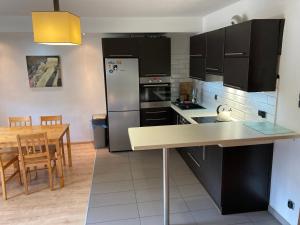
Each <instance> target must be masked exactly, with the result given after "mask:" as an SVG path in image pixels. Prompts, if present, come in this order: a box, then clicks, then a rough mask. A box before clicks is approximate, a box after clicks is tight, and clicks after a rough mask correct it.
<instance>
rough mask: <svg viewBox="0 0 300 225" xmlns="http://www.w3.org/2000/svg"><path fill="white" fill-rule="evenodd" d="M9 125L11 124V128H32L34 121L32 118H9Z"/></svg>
mask: <svg viewBox="0 0 300 225" xmlns="http://www.w3.org/2000/svg"><path fill="white" fill-rule="evenodd" d="M8 123H9V127H23V126H32V119H31V116H24V117H9V118H8Z"/></svg>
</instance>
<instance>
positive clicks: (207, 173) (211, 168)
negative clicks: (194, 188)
mask: <svg viewBox="0 0 300 225" xmlns="http://www.w3.org/2000/svg"><path fill="white" fill-rule="evenodd" d="M203 162H204V173H203V183H202V184H203V185H204V187H205V188H206V190H207V191H208V193H209V194H210V196H211V197H212V198H213V200H214V201H215V203H216V204H217V205H218V206H219V207H221V191H222V189H221V188H222V162H223V148H221V147H219V146H206V147H205V149H204V161H203Z"/></svg>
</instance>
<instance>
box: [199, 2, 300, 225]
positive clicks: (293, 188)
mask: <svg viewBox="0 0 300 225" xmlns="http://www.w3.org/2000/svg"><path fill="white" fill-rule="evenodd" d="M299 12H300V1H299V0H242V1H240V2H238V3H235V4H233V5H231V6H229V7H226V8H224V9H222V10H219V11H217V12H214V13H212V14H210V15H208V16H206V17H205V18H204V20H203V27H204V30H205V31H209V30H213V29H216V28H219V27H223V26H227V25H228V24H229V23H230V18H231V17H232V16H233V15H235V14H240V15H243V14H245V15H246V16H247V17H248V18H249V19H253V18H282V17H284V18H285V19H286V24H285V31H284V38H283V49H282V56H281V63H280V71H279V73H280V76H281V79H280V87H279V103H278V106H277V107H278V108H277V109H278V118H277V120H278V122H279V124H282V125H284V126H286V127H288V128H290V129H293V130H296V131H298V132H300V119H299V118H300V109H299V108H298V107H297V104H298V99H299V92H300V76H299V74H298V72H299V71H300V63H299V49H300V30H299V27H300V22H299V21H300V14H299ZM299 160H300V141H299V140H298V141H293V140H288V141H280V142H277V143H276V144H275V151H274V161H273V173H272V185H271V201H270V206H271V207H272V208H274V209H275V210H276V211H277V212H278V213H279V214H280V215H281V216H282V217H283V218H284V219H286V220H287V221H288V222H289V223H290V224H292V225H296V224H297V219H298V215H299V206H300V191H299V190H300V189H299V187H300V175H299V171H300V164H299ZM288 199H292V200H293V201H295V203H296V208H295V210H289V209H288V208H287V201H288Z"/></svg>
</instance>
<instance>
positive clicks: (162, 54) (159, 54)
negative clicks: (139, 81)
mask: <svg viewBox="0 0 300 225" xmlns="http://www.w3.org/2000/svg"><path fill="white" fill-rule="evenodd" d="M139 57H140V76H142V77H147V76H170V75H171V40H170V38H167V37H158V38H139Z"/></svg>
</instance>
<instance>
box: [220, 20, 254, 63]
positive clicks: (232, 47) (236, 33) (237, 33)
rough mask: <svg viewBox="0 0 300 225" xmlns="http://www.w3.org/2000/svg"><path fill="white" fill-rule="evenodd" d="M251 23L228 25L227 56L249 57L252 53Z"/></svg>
mask: <svg viewBox="0 0 300 225" xmlns="http://www.w3.org/2000/svg"><path fill="white" fill-rule="evenodd" d="M251 24H252V22H246V23H241V24H236V25H233V26H229V27H226V29H225V57H243V56H244V57H248V56H249V55H250V41H251Z"/></svg>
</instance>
